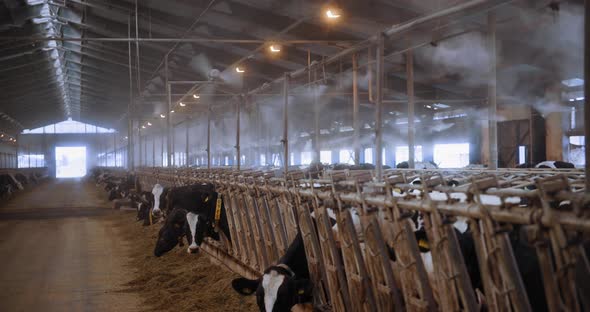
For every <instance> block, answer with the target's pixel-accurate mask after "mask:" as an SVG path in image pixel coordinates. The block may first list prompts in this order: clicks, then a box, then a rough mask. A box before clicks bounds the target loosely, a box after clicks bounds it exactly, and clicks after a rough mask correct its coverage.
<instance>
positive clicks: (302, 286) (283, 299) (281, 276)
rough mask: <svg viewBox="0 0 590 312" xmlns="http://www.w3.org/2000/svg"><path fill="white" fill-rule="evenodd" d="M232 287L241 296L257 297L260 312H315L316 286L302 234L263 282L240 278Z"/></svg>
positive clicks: (261, 280)
mask: <svg viewBox="0 0 590 312" xmlns="http://www.w3.org/2000/svg"><path fill="white" fill-rule="evenodd" d="M232 287H233V289H234V290H235V291H237V292H238V293H239V294H241V295H244V296H249V295H253V294H256V303H257V304H258V307H259V309H260V311H266V312H281V311H311V302H312V283H311V281H310V280H309V269H308V267H307V258H306V255H305V249H304V246H303V239H302V237H301V233H298V234H297V236H296V237H295V239H294V240H293V242H291V244H290V245H289V247H288V248H287V251H286V252H285V254H284V255H283V256H282V257H281V258H280V260H279V261H278V263H277V264H276V265H273V266H271V267H269V268H267V269H266V270H264V274H263V275H262V277H261V278H259V279H257V280H251V279H247V278H243V277H242V278H237V279H234V280H233V281H232Z"/></svg>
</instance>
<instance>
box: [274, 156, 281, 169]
mask: <svg viewBox="0 0 590 312" xmlns="http://www.w3.org/2000/svg"><path fill="white" fill-rule="evenodd" d="M281 163H282V161H281V154H272V165H273V166H276V167H280V166H281Z"/></svg>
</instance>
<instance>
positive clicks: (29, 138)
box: [18, 133, 122, 176]
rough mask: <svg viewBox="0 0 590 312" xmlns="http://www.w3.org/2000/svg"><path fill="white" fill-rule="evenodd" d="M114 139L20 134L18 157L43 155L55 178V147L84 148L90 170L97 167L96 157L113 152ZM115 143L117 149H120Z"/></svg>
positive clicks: (85, 135) (102, 135) (106, 136)
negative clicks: (29, 154)
mask: <svg viewBox="0 0 590 312" xmlns="http://www.w3.org/2000/svg"><path fill="white" fill-rule="evenodd" d="M113 139H114V137H113V134H112V133H107V134H69V133H62V134H21V135H20V136H19V140H18V142H19V155H26V154H28V153H31V154H43V155H44V157H45V164H46V166H47V167H48V169H49V175H50V176H55V170H56V168H55V147H56V146H86V166H87V168H89V169H90V168H92V167H94V166H97V165H99V163H98V161H97V155H98V154H100V153H105V152H110V153H112V151H113V146H114V140H113ZM120 143H121V142H120V141H117V148H119V147H120V145H122V144H120Z"/></svg>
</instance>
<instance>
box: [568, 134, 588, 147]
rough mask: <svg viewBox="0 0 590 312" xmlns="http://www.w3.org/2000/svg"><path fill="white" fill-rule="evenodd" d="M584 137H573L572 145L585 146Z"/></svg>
mask: <svg viewBox="0 0 590 312" xmlns="http://www.w3.org/2000/svg"><path fill="white" fill-rule="evenodd" d="M584 139H585V138H584V136H571V137H570V144H573V145H584Z"/></svg>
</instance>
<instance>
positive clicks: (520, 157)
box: [518, 145, 526, 164]
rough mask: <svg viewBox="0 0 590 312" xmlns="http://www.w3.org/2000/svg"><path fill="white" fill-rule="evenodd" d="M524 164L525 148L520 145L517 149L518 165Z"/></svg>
mask: <svg viewBox="0 0 590 312" xmlns="http://www.w3.org/2000/svg"><path fill="white" fill-rule="evenodd" d="M525 162H526V146H524V145H520V146H519V147H518V163H519V164H524V163H525Z"/></svg>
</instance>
